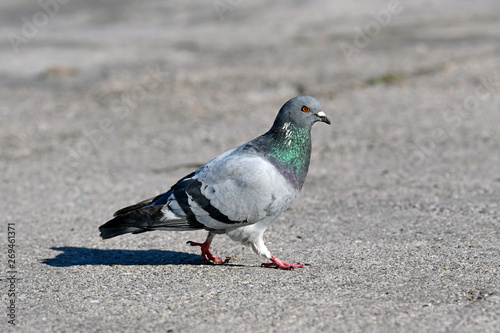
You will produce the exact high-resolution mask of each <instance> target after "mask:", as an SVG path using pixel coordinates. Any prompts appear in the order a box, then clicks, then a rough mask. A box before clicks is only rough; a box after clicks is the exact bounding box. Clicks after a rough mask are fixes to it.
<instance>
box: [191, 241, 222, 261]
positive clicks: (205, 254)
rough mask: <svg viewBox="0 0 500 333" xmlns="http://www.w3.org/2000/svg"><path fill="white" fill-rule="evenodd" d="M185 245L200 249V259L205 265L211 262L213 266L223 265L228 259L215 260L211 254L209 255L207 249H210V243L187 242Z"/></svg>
mask: <svg viewBox="0 0 500 333" xmlns="http://www.w3.org/2000/svg"><path fill="white" fill-rule="evenodd" d="M187 244H189V245H191V246H199V247H201V259H203V261H204V262H206V263H207V264H208V263H210V262H213V263H214V264H221V263H225V262H228V261H229V260H228V259H220V258H217V257H216V256H214V255H213V254H212V253H210V250H209V248H210V244H211V242H207V241H205V243H195V242H191V241H189V242H187Z"/></svg>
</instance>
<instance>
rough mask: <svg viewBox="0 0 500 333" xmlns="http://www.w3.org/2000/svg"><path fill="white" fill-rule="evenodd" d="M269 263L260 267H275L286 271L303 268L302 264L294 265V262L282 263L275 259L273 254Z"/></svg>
mask: <svg viewBox="0 0 500 333" xmlns="http://www.w3.org/2000/svg"><path fill="white" fill-rule="evenodd" d="M271 261H272V262H269V263H265V264H262V266H264V267H276V268H280V269H286V270H291V269H294V268H302V267H304V265H302V264H296V263H294V262H292V263H287V262H284V261H282V260H280V259H278V258H276V257H275V256H274V255H273V254H271Z"/></svg>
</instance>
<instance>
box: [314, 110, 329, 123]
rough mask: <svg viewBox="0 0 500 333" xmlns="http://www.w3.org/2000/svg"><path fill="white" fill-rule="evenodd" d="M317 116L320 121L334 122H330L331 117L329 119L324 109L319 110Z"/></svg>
mask: <svg viewBox="0 0 500 333" xmlns="http://www.w3.org/2000/svg"><path fill="white" fill-rule="evenodd" d="M315 116H316V117H318V118H319V120H320V121H322V122H324V123H327V124H328V125H331V124H332V123H331V122H330V119H328V117H327V116H326V114H325V113H324V112H323V111H320V112H318V113H317V114H316V115H315Z"/></svg>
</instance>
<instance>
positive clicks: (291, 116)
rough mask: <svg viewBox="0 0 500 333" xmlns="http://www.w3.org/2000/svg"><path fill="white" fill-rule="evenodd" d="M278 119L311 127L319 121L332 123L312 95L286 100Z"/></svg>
mask: <svg viewBox="0 0 500 333" xmlns="http://www.w3.org/2000/svg"><path fill="white" fill-rule="evenodd" d="M278 119H279V120H281V121H282V122H293V123H295V124H297V125H299V126H304V127H311V126H312V125H313V124H314V123H315V122H317V121H321V122H324V123H327V124H328V125H330V124H331V123H330V120H329V119H328V118H327V116H326V114H325V113H324V112H323V110H321V105H320V104H319V102H318V101H317V100H316V99H315V98H314V97H311V96H297V97H294V98H292V99H291V100H289V101H288V102H286V103H285V104H284V105H283V106H282V107H281V110H280V112H279V113H278V118H277V120H278Z"/></svg>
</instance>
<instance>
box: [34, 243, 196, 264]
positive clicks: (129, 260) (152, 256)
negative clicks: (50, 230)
mask: <svg viewBox="0 0 500 333" xmlns="http://www.w3.org/2000/svg"><path fill="white" fill-rule="evenodd" d="M51 249H52V250H55V251H62V253H59V254H58V255H57V256H55V257H54V258H50V259H44V260H43V261H42V262H43V263H44V264H47V265H49V266H53V267H69V266H83V265H109V266H111V265H203V264H204V262H203V261H202V260H201V258H200V256H199V255H196V254H192V253H185V252H176V251H163V250H103V249H89V248H86V247H72V246H63V247H52V248H51Z"/></svg>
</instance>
